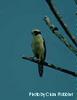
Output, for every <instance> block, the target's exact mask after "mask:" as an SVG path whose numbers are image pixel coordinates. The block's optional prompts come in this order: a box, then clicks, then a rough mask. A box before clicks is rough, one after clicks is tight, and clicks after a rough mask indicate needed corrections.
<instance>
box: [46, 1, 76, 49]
mask: <svg viewBox="0 0 77 100" xmlns="http://www.w3.org/2000/svg"><path fill="white" fill-rule="evenodd" d="M46 2H47V4H48V6H49V8H50V10H51V11H52V12H53V14H54V15H55V17H56V19H57V20H58V21H59V23H60V25H61V26H62V28H63V29H64V31H65V32H66V34H67V35H68V36H69V38H70V39H71V40H72V42H73V43H74V45H75V46H76V47H77V39H76V37H75V36H74V35H72V33H71V32H70V31H69V29H68V27H67V25H66V24H65V22H64V21H63V19H62V16H61V15H60V13H59V12H58V10H57V9H56V8H55V6H54V4H53V2H52V0H46Z"/></svg>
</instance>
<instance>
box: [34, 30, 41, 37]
mask: <svg viewBox="0 0 77 100" xmlns="http://www.w3.org/2000/svg"><path fill="white" fill-rule="evenodd" d="M39 34H41V31H40V30H39V29H34V30H32V35H33V36H37V35H39Z"/></svg>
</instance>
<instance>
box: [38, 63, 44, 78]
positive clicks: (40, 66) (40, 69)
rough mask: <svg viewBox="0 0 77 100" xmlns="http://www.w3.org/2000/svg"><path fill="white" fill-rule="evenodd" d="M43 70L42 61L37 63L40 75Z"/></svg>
mask: <svg viewBox="0 0 77 100" xmlns="http://www.w3.org/2000/svg"><path fill="white" fill-rule="evenodd" d="M43 71H44V70H43V62H41V63H39V64H38V72H39V75H40V77H42V76H43Z"/></svg>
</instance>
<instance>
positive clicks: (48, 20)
mask: <svg viewBox="0 0 77 100" xmlns="http://www.w3.org/2000/svg"><path fill="white" fill-rule="evenodd" d="M44 21H45V23H46V24H47V25H48V27H49V29H50V30H51V32H52V33H53V34H54V35H56V36H57V37H58V38H59V39H60V41H61V42H62V43H64V44H65V46H66V47H68V49H69V50H70V51H72V52H73V53H74V54H75V55H76V56H77V49H76V48H74V46H72V45H71V44H70V43H69V42H68V41H67V40H66V38H65V37H64V36H63V35H62V34H61V33H59V32H58V28H57V27H55V26H54V25H53V24H52V22H51V21H50V19H49V17H48V16H45V17H44Z"/></svg>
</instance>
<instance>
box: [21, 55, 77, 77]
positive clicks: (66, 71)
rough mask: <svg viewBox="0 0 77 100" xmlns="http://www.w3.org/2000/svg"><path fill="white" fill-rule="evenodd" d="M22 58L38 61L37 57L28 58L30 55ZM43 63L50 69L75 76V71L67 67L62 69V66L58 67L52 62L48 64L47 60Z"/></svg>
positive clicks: (76, 75)
mask: <svg viewBox="0 0 77 100" xmlns="http://www.w3.org/2000/svg"><path fill="white" fill-rule="evenodd" d="M22 59H25V60H29V61H31V62H34V63H39V60H38V59H33V58H30V57H22ZM44 65H45V66H46V67H49V68H52V69H55V70H58V71H61V72H64V73H67V74H69V75H72V76H74V77H77V73H76V72H73V71H70V70H68V69H64V68H61V67H58V66H56V65H54V64H48V63H47V62H44Z"/></svg>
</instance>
